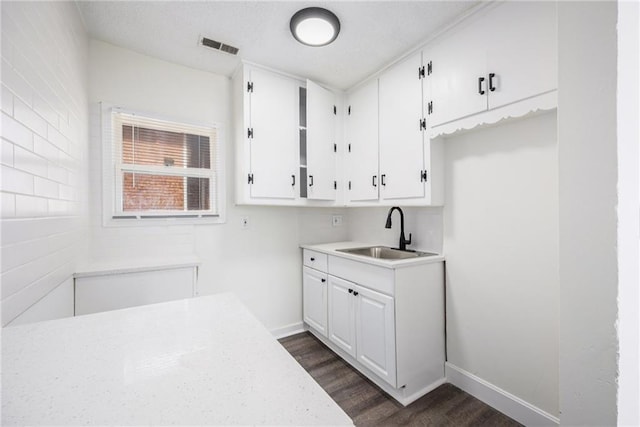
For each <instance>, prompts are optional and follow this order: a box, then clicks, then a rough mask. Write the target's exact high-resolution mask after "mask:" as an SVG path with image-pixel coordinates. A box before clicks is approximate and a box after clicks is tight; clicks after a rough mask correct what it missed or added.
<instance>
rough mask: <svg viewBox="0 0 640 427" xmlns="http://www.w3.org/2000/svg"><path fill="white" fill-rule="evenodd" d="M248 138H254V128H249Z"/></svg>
mask: <svg viewBox="0 0 640 427" xmlns="http://www.w3.org/2000/svg"><path fill="white" fill-rule="evenodd" d="M247 138H253V128H247Z"/></svg>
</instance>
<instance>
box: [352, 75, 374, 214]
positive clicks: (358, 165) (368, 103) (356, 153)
mask: <svg viewBox="0 0 640 427" xmlns="http://www.w3.org/2000/svg"><path fill="white" fill-rule="evenodd" d="M348 96H349V98H348V101H347V118H346V134H347V139H346V144H347V150H346V151H347V153H346V156H347V165H348V169H347V179H348V181H349V186H348V190H347V198H348V200H349V201H367V200H378V188H379V184H380V182H379V181H380V180H379V177H378V80H377V79H376V80H373V81H371V82H370V83H367V84H366V85H365V86H362V87H360V88H358V89H357V90H356V91H354V92H351V93H349V95H348Z"/></svg>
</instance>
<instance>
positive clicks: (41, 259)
mask: <svg viewBox="0 0 640 427" xmlns="http://www.w3.org/2000/svg"><path fill="white" fill-rule="evenodd" d="M1 40H2V48H1V56H2V74H1V77H2V92H1V95H2V103H1V104H2V122H1V123H2V141H1V143H2V145H1V152H0V154H1V161H0V163H1V165H0V168H1V169H2V173H1V177H2V181H1V192H0V194H1V198H0V201H1V203H2V209H1V213H2V224H1V234H0V236H1V242H2V257H1V267H2V270H1V275H0V280H1V283H2V286H1V292H2V293H1V300H2V325H3V326H4V325H7V324H8V323H10V322H11V321H12V320H13V319H15V318H16V317H18V316H20V315H21V314H22V313H23V312H25V311H26V310H27V309H29V308H30V307H32V306H34V305H36V303H38V302H39V301H41V300H42V299H43V298H45V297H46V296H47V295H48V294H50V293H51V292H52V291H54V290H55V289H56V288H58V287H59V286H60V285H61V284H65V286H68V285H69V283H70V280H72V279H71V278H72V275H73V272H74V269H75V266H76V265H77V264H78V262H79V261H80V259H79V258H80V257H81V256H82V254H84V253H86V241H87V239H88V223H87V219H86V218H87V210H88V197H87V192H88V190H87V188H88V187H87V185H88V182H87V181H88V167H87V162H88V71H87V70H88V46H89V40H88V36H87V34H86V31H85V28H84V25H83V23H82V20H81V18H80V15H79V13H78V10H77V7H76V5H75V3H73V2H70V1H69V2H67V1H65V2H3V3H2V39H1ZM62 294H63V293H61V292H57V293H56V294H55V295H57V297H56V298H55V300H56V301H57V302H56V304H55V305H54V306H53V307H54V309H51V307H48V306H47V307H46V309H45V310H41V309H38V311H39V312H40V311H41V312H42V313H46V315H45V317H48V318H54V317H63V316H68V315H73V300H72V298H68V301H67V298H60V297H59V295H62ZM52 295H53V294H52ZM64 295H68V292H65V293H64ZM38 307H42V304H38ZM26 317H29V316H26ZM31 317H33V316H31ZM40 317H42V316H40ZM40 320H42V319H40Z"/></svg>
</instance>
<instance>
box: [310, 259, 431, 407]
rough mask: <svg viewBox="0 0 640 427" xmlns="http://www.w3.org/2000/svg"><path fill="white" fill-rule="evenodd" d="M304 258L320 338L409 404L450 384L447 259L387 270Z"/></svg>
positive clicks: (345, 261)
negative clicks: (447, 366) (446, 330)
mask: <svg viewBox="0 0 640 427" xmlns="http://www.w3.org/2000/svg"><path fill="white" fill-rule="evenodd" d="M324 257H326V262H325V258H324ZM311 259H314V261H313V262H314V263H315V264H314V266H315V267H316V268H320V269H322V271H320V270H316V269H313V268H309V267H308V266H306V265H309V264H310V263H311V262H312V261H311ZM319 261H322V262H319ZM304 263H305V266H304V267H303V311H304V313H303V318H304V322H305V323H306V325H307V326H308V328H309V331H311V332H312V333H313V334H314V335H315V336H316V337H318V338H319V339H320V340H321V341H322V342H324V343H325V344H326V345H327V346H328V347H329V348H331V349H332V350H334V351H335V352H336V353H337V354H338V355H340V356H341V357H342V358H343V359H345V360H346V361H347V362H349V363H350V364H351V365H353V366H354V367H355V368H356V369H358V370H359V371H360V372H362V373H363V374H364V375H366V376H367V377H368V378H370V379H371V380H372V381H373V382H374V383H376V384H377V385H378V386H379V387H380V388H382V389H383V390H384V391H386V392H387V393H389V394H390V395H391V396H392V397H394V398H395V399H396V400H398V401H399V402H400V403H402V404H403V405H408V404H409V403H411V402H412V401H414V400H416V399H418V398H419V397H420V396H422V395H424V394H426V393H428V392H429V391H431V390H433V389H434V388H435V387H437V386H439V385H440V384H442V383H443V382H444V263H443V262H442V261H439V262H432V263H426V264H425V263H422V264H419V263H418V264H416V265H406V264H405V265H398V267H397V268H394V267H392V266H390V267H382V266H379V265H372V264H368V263H366V262H358V261H353V260H350V259H347V258H343V257H340V256H333V255H330V254H324V255H322V254H320V253H319V252H318V251H315V250H310V249H305V250H304ZM323 278H326V283H325V282H322V279H323Z"/></svg>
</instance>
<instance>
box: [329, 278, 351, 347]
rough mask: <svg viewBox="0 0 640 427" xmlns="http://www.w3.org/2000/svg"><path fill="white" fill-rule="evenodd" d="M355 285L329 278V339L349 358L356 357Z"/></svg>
mask: <svg viewBox="0 0 640 427" xmlns="http://www.w3.org/2000/svg"><path fill="white" fill-rule="evenodd" d="M354 288H356V285H355V284H353V283H351V282H347V281H346V280H342V279H340V278H338V277H333V276H329V307H328V308H329V316H328V317H329V330H330V331H331V332H330V334H329V339H330V340H331V342H333V343H334V344H335V345H337V346H338V347H340V348H341V349H343V350H344V351H346V352H347V354H349V356H351V357H356V310H355V298H354V297H353V289H354Z"/></svg>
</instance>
